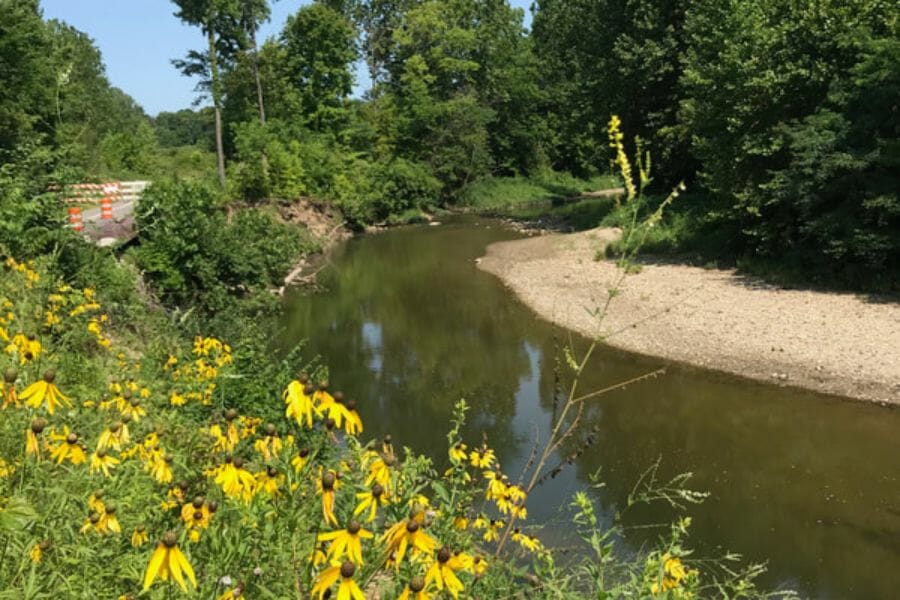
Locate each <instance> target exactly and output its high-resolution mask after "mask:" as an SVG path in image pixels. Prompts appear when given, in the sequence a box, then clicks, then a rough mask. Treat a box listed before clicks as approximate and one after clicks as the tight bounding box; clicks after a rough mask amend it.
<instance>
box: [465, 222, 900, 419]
mask: <svg viewBox="0 0 900 600" xmlns="http://www.w3.org/2000/svg"><path fill="white" fill-rule="evenodd" d="M615 235H616V232H615V231H614V230H609V229H595V230H592V231H586V232H581V233H574V234H552V235H545V236H540V237H533V238H529V239H524V240H515V241H511V242H500V243H496V244H492V245H491V246H489V247H488V249H487V254H486V256H485V257H484V258H483V259H482V260H481V261H480V267H481V268H482V269H484V270H486V271H488V272H490V273H493V274H495V275H497V276H498V277H500V278H501V279H502V280H503V281H504V282H505V283H506V284H507V285H508V286H509V287H510V288H512V289H513V291H515V292H516V294H518V296H519V297H520V298H521V299H522V300H523V301H524V302H525V303H526V304H527V305H529V306H530V307H531V308H532V309H533V310H534V311H535V312H537V313H538V314H539V315H541V316H542V317H543V318H545V319H548V320H550V321H553V322H555V323H557V324H559V325H561V326H564V327H567V328H569V329H573V330H575V331H578V332H580V333H583V334H585V335H587V336H594V335H596V334H597V333H598V328H597V322H596V319H595V318H594V317H593V316H592V315H591V314H590V313H589V312H588V311H589V310H590V309H592V308H595V307H597V306H599V305H601V304H602V303H603V302H604V301H605V300H606V297H607V286H608V284H609V283H610V282H612V281H613V280H614V278H615V276H616V267H615V265H614V264H613V263H611V262H609V261H599V262H598V261H594V260H593V257H594V255H595V253H596V252H597V250H598V249H600V248H602V247H603V246H604V245H605V244H606V243H607V242H608V241H609V240H610V239H612V238H613V236H615ZM599 333H602V334H603V335H605V336H608V338H607V341H608V343H610V344H611V345H613V346H616V347H619V348H623V349H626V350H630V351H633V352H639V353H642V354H649V355H654V356H660V357H663V358H667V359H670V360H675V361H682V362H687V363H690V364H693V365H698V366H703V367H707V368H711V369H717V370H721V371H727V372H730V373H735V374H738V375H742V376H745V377H751V378H754V379H761V380H767V381H771V382H774V383H778V384H782V385H793V386H800V387H805V388H810V389H814V390H818V391H822V392H827V393H831V394H838V395H841V396H847V397H851V398H856V399H864V400H874V401H880V402H889V403H894V404H900V302H897V301H887V300H879V299H874V300H873V299H870V298H867V297H865V296H859V295H854V294H838V293H826V292H816V291H806V290H786V289H780V288H776V287H773V286H769V285H767V284H765V283H762V282H759V281H757V280H754V279H750V278H747V277H744V276H742V275H739V274H737V273H735V272H734V271H730V270H707V269H702V268H698V267H690V266H685V265H676V264H661V263H653V262H651V261H648V262H647V263H645V264H643V266H642V269H641V271H640V273H637V274H633V275H629V276H628V277H627V278H626V280H625V283H624V285H623V289H622V293H621V294H620V295H619V296H617V297H616V298H615V299H614V300H613V301H612V303H611V305H610V309H609V312H608V314H607V317H606V319H605V320H604V322H603V323H602V325H601V327H600V332H599Z"/></svg>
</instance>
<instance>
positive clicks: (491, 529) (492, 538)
mask: <svg viewBox="0 0 900 600" xmlns="http://www.w3.org/2000/svg"><path fill="white" fill-rule="evenodd" d="M502 529H503V521H500V520H499V519H491V521H490V524H489V525H488V527H487V530H486V531H485V532H484V535H483V536H481V537H482V539H483V540H484V541H486V542H496V541H497V540H499V539H500V531H501V530H502Z"/></svg>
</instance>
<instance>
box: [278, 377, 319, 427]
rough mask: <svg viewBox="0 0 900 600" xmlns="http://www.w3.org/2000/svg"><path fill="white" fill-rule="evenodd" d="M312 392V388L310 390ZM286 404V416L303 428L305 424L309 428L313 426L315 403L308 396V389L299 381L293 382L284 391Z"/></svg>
mask: <svg viewBox="0 0 900 600" xmlns="http://www.w3.org/2000/svg"><path fill="white" fill-rule="evenodd" d="M309 391H310V392H312V387H310V388H309ZM284 403H285V404H286V405H287V408H285V411H284V414H285V416H286V417H288V418H291V419H294V420H295V421H296V422H297V425H300V426H301V427H302V426H303V424H304V422H305V423H306V426H307V427H312V425H313V401H312V398H310V397H309V396H308V395H307V391H306V388H305V387H304V385H303V384H302V383H300V382H299V381H292V382H290V383H289V384H288V386H287V389H286V390H285V391H284Z"/></svg>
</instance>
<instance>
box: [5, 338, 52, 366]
mask: <svg viewBox="0 0 900 600" xmlns="http://www.w3.org/2000/svg"><path fill="white" fill-rule="evenodd" d="M42 349H43V348H42V346H41V342H40V341H39V340H38V339H37V338H35V337H34V336H30V335H27V336H26V335H23V334H21V333H17V334H16V335H15V336H13V339H12V343H11V344H10V345H9V346H7V347H6V352H7V353H8V354H13V353H15V354H17V355H18V357H19V364H20V365H25V364H28V363H29V362H32V361H33V360H35V359H36V358H37V357H39V356H40V355H41V351H42Z"/></svg>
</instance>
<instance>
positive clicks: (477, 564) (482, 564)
mask: <svg viewBox="0 0 900 600" xmlns="http://www.w3.org/2000/svg"><path fill="white" fill-rule="evenodd" d="M487 569H488V562H487V561H486V560H485V559H484V558H482V557H480V556H476V557H475V558H473V559H472V573H474V574H475V577H481V576H482V575H484V574H485V572H486V571H487Z"/></svg>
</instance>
